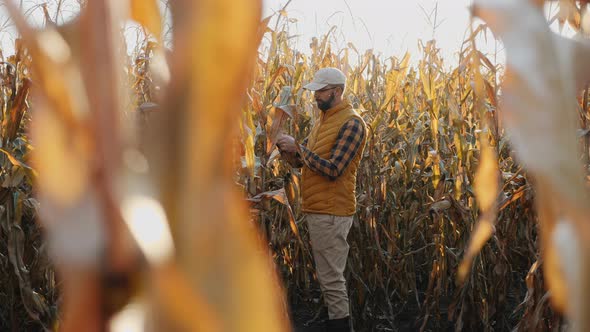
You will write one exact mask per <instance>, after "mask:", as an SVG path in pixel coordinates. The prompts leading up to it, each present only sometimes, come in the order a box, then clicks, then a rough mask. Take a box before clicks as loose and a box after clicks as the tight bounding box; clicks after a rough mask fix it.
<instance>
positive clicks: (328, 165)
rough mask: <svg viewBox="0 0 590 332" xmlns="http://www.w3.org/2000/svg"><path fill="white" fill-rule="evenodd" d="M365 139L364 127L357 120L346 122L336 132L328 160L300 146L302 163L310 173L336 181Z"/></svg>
mask: <svg viewBox="0 0 590 332" xmlns="http://www.w3.org/2000/svg"><path fill="white" fill-rule="evenodd" d="M364 137H365V127H364V126H363V125H362V123H361V121H360V120H359V119H356V118H353V119H350V120H348V121H347V122H346V123H345V124H344V125H343V126H342V128H341V129H340V131H339V132H338V137H337V138H336V143H335V144H334V146H333V147H332V152H331V155H330V158H329V159H322V158H320V156H318V155H317V154H315V153H313V152H312V151H311V150H309V149H307V148H306V147H305V146H302V145H300V146H299V151H300V153H301V157H302V159H303V162H304V163H305V164H306V165H307V167H309V168H310V169H311V170H312V171H314V172H316V173H318V174H320V175H322V176H325V177H327V178H329V179H330V180H336V179H337V178H338V177H339V176H340V175H342V173H344V170H345V169H346V167H348V165H349V164H350V162H351V161H352V159H353V158H354V156H355V155H356V153H357V151H358V150H359V148H360V147H361V143H362V142H363V139H364Z"/></svg>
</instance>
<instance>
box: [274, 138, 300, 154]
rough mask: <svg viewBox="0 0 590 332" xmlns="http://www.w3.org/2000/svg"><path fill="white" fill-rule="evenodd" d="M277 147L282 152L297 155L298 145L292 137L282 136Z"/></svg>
mask: <svg viewBox="0 0 590 332" xmlns="http://www.w3.org/2000/svg"><path fill="white" fill-rule="evenodd" d="M277 145H278V146H279V150H281V151H282V152H287V153H297V143H296V142H295V139H294V138H293V137H292V136H289V135H281V137H279V139H278V140H277Z"/></svg>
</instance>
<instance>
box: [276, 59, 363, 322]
mask: <svg viewBox="0 0 590 332" xmlns="http://www.w3.org/2000/svg"><path fill="white" fill-rule="evenodd" d="M345 86H346V76H344V74H343V73H342V72H341V71H340V70H338V69H336V68H323V69H320V70H318V71H317V73H316V74H315V76H314V78H313V81H312V82H311V83H309V84H307V85H306V86H304V88H305V89H307V90H310V91H313V92H314V98H315V101H316V103H317V106H318V108H319V109H320V110H321V117H320V119H319V121H317V122H316V123H315V125H314V126H313V128H312V129H311V133H310V135H309V137H308V138H306V139H305V140H304V141H303V143H302V144H298V143H296V142H295V139H294V138H293V137H291V136H288V135H283V136H281V137H280V138H279V139H278V140H277V145H278V146H279V149H280V150H281V153H282V154H284V155H285V157H288V158H286V159H287V160H288V161H290V163H291V164H292V165H293V166H294V167H303V171H302V178H301V196H302V210H303V212H305V213H306V221H307V224H308V227H309V234H310V237H311V246H312V252H313V257H314V260H315V263H316V271H317V276H318V279H319V282H320V288H321V290H322V293H323V294H324V299H325V303H326V306H327V307H328V316H329V320H328V322H327V328H328V331H334V332H337V331H338V332H340V331H342V332H344V331H350V330H351V324H350V312H349V301H348V295H347V291H346V280H345V279H344V268H345V266H346V259H347V257H348V249H349V246H348V243H347V242H346V237H347V235H348V232H349V230H350V227H351V226H352V219H353V215H354V214H355V212H356V174H357V170H358V166H359V163H360V160H361V158H362V155H363V150H364V147H365V142H366V131H367V130H366V124H365V122H364V121H363V119H362V118H361V116H360V115H359V114H358V113H357V112H355V111H354V110H353V109H352V107H351V105H350V104H349V103H348V102H347V101H344V100H343V98H342V94H343V93H344V89H345Z"/></svg>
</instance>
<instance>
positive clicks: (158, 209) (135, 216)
mask: <svg viewBox="0 0 590 332" xmlns="http://www.w3.org/2000/svg"><path fill="white" fill-rule="evenodd" d="M122 207H123V218H124V219H125V223H126V224H127V226H128V227H129V230H130V231H131V234H132V235H133V237H134V238H135V240H136V241H137V244H138V245H139V248H140V249H141V251H142V252H143V253H144V254H145V256H146V258H147V259H148V261H149V262H150V263H151V264H159V263H162V262H164V261H166V260H167V259H169V258H170V257H171V256H172V254H173V252H174V243H173V241H172V234H171V233H170V228H169V227H168V220H167V218H166V214H165V212H164V209H163V208H162V205H161V204H160V202H158V201H156V200H155V199H153V198H151V197H147V196H130V197H126V198H125V199H124V200H123V205H122Z"/></svg>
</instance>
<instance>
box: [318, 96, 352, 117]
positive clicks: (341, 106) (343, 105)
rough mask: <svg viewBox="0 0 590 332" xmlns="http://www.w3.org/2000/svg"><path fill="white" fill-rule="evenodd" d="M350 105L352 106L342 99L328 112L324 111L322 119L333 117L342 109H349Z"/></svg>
mask: <svg viewBox="0 0 590 332" xmlns="http://www.w3.org/2000/svg"><path fill="white" fill-rule="evenodd" d="M350 107H352V106H351V105H350V103H349V102H347V101H342V102H341V103H340V104H338V105H336V106H334V107H332V108H330V109H329V110H327V111H326V112H324V113H323V114H322V120H326V119H327V118H329V117H331V116H332V115H334V114H336V113H338V112H340V111H342V110H345V109H348V108H350Z"/></svg>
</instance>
